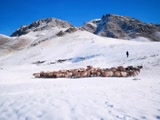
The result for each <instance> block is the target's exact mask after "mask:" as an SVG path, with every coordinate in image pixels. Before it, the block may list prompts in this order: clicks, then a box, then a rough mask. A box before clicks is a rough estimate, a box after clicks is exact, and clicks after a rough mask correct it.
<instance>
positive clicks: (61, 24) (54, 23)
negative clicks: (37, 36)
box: [11, 18, 73, 37]
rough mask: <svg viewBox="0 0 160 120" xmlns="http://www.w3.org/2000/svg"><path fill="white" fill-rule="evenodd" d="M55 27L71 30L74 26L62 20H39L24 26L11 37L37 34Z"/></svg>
mask: <svg viewBox="0 0 160 120" xmlns="http://www.w3.org/2000/svg"><path fill="white" fill-rule="evenodd" d="M53 27H58V28H70V27H73V25H71V24H70V23H68V22H66V21H62V20H60V19H55V18H47V19H43V20H38V21H36V22H34V23H32V24H30V25H27V26H22V27H21V28H19V29H18V30H16V31H15V32H14V33H12V35H11V37H13V36H21V35H24V34H27V33H29V32H30V31H33V32H35V31H42V30H48V29H50V28H53Z"/></svg>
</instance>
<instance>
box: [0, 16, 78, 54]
mask: <svg viewBox="0 0 160 120" xmlns="http://www.w3.org/2000/svg"><path fill="white" fill-rule="evenodd" d="M76 30H77V29H76V28H75V27H73V25H71V24H70V23H68V22H66V21H63V20H60V19H55V18H47V19H42V20H38V21H36V22H34V23H32V24H30V25H26V26H22V27H21V28H19V29H18V30H16V31H15V32H14V33H13V34H12V35H11V37H9V36H5V35H0V50H1V51H0V56H1V55H3V54H7V53H9V52H13V51H17V50H21V49H24V48H26V47H32V46H35V45H37V44H39V43H41V42H44V41H46V40H50V39H51V38H55V37H58V36H62V35H65V34H67V33H72V32H75V31H76Z"/></svg>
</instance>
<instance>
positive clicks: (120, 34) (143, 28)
mask: <svg viewBox="0 0 160 120" xmlns="http://www.w3.org/2000/svg"><path fill="white" fill-rule="evenodd" d="M82 29H84V30H87V31H89V32H91V33H94V34H96V35H99V36H103V37H112V38H121V39H133V38H136V37H146V38H149V39H150V40H152V41H160V37H159V36H157V35H155V34H156V33H157V32H160V25H155V24H147V23H144V22H141V21H140V20H138V19H135V18H131V17H126V16H119V15H113V14H107V15H103V16H102V18H101V19H100V20H98V21H96V22H95V21H94V20H93V21H90V22H88V23H86V24H85V25H84V26H83V27H82Z"/></svg>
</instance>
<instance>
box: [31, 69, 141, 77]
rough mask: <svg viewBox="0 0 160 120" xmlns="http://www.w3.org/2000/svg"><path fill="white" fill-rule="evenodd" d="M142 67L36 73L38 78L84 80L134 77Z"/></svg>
mask: <svg viewBox="0 0 160 120" xmlns="http://www.w3.org/2000/svg"><path fill="white" fill-rule="evenodd" d="M141 69H142V66H137V67H133V66H128V67H123V66H119V67H112V68H95V67H93V66H87V67H86V68H79V69H70V70H59V71H52V72H40V73H34V74H33V75H34V76H35V77H36V78H84V77H134V76H136V75H138V74H139V73H140V70H141Z"/></svg>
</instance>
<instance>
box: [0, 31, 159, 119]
mask: <svg viewBox="0 0 160 120" xmlns="http://www.w3.org/2000/svg"><path fill="white" fill-rule="evenodd" d="M48 34H49V33H48ZM31 37H32V36H31ZM139 39H140V38H139ZM37 40H38V41H40V39H37ZM33 42H35V41H33ZM30 45H31V44H30ZM126 51H129V53H130V56H129V58H127V57H126V55H125V52H126ZM81 57H83V58H86V59H80V58H81ZM69 58H72V60H68V61H66V62H63V63H57V64H51V63H52V62H54V61H56V60H58V59H69ZM37 61H44V63H42V64H38V65H36V64H33V63H35V62H37ZM87 65H93V66H95V67H102V68H105V67H112V66H119V65H123V66H128V65H135V66H136V65H143V67H144V68H143V70H142V71H141V73H140V74H139V76H137V77H135V78H132V77H131V78H101V77H97V78H81V79H36V78H34V77H33V76H32V74H33V73H35V72H40V71H52V70H60V69H72V68H79V67H85V66H87ZM159 70H160V43H158V42H136V41H125V40H118V39H112V38H103V37H99V36H96V35H93V34H91V33H88V32H86V31H77V32H75V33H72V34H66V35H65V36H62V37H51V38H50V39H48V40H46V41H44V42H41V43H40V44H38V45H36V46H34V47H33V46H28V47H26V48H25V49H23V50H21V51H15V52H14V53H11V54H6V55H3V56H1V57H0V91H1V92H0V120H8V119H11V120H160V107H159V106H160V79H159V78H160V74H159Z"/></svg>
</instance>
